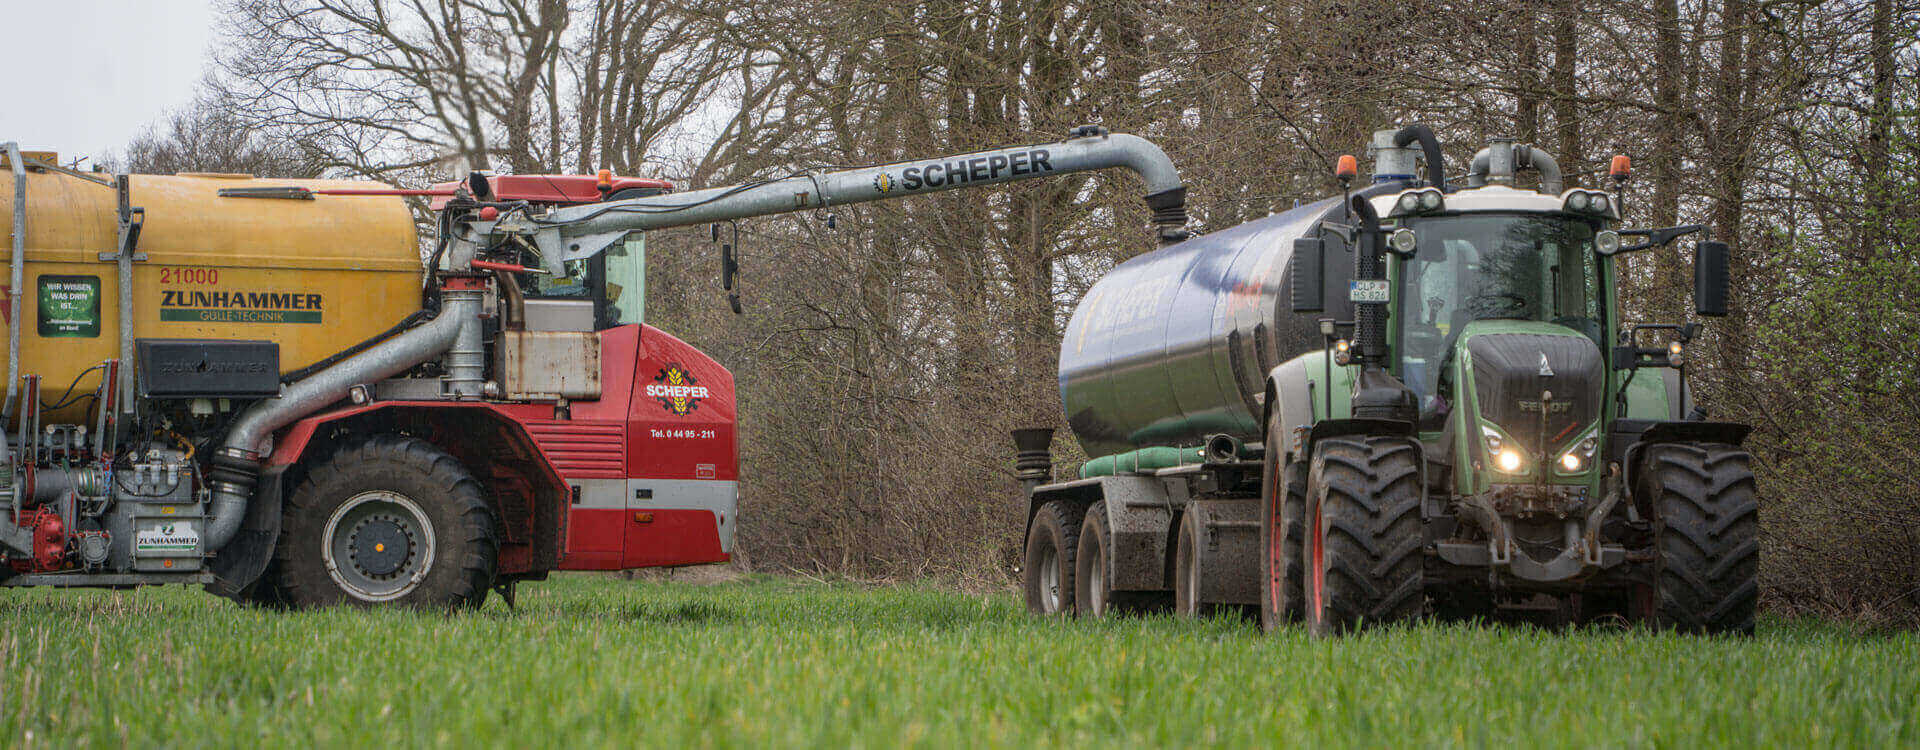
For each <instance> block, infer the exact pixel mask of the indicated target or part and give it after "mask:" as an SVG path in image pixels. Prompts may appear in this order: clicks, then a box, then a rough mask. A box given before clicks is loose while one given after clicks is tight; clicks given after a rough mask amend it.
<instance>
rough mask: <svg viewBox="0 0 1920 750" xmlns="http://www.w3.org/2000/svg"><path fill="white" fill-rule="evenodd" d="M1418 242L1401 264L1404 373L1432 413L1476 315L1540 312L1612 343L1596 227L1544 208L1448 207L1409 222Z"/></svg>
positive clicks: (1520, 316)
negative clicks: (1450, 210)
mask: <svg viewBox="0 0 1920 750" xmlns="http://www.w3.org/2000/svg"><path fill="white" fill-rule="evenodd" d="M1404 225H1405V226H1407V227H1409V228H1411V229H1413V231H1414V232H1415V237H1417V238H1418V240H1419V242H1418V243H1417V244H1416V248H1417V249H1416V251H1415V253H1414V257H1413V258H1412V259H1411V260H1408V261H1406V263H1405V264H1404V265H1403V266H1402V270H1401V289H1402V290H1404V292H1403V293H1402V294H1400V295H1399V300H1400V301H1399V310H1398V311H1396V313H1395V315H1396V317H1398V318H1399V320H1400V321H1401V322H1402V325H1401V327H1400V361H1401V366H1402V378H1403V379H1404V380H1405V382H1406V383H1407V385H1408V386H1409V387H1411V388H1413V390H1414V392H1415V393H1416V394H1418V395H1419V396H1420V403H1421V412H1422V416H1423V417H1427V416H1432V415H1433V414H1434V413H1435V412H1437V411H1438V410H1439V408H1440V404H1439V399H1438V397H1437V396H1436V395H1435V394H1439V393H1441V391H1440V388H1439V379H1440V374H1441V372H1440V371H1441V369H1442V365H1443V364H1444V360H1445V356H1446V352H1447V351H1448V350H1450V349H1451V348H1452V344H1453V341H1454V339H1455V338H1456V337H1457V336H1459V334H1460V329H1461V328H1462V327H1463V326H1465V325H1466V324H1467V323H1468V322H1471V321H1475V320H1493V319H1506V320H1539V321H1546V322H1550V323H1556V324H1559V325H1563V326H1566V327H1568V328H1572V329H1574V330H1576V331H1579V332H1580V333H1582V334H1584V335H1586V336H1587V337H1588V338H1591V339H1593V341H1594V344H1595V345H1596V346H1600V347H1601V348H1602V349H1605V346H1606V345H1605V342H1604V341H1602V334H1601V325H1600V321H1601V320H1602V319H1603V317H1602V316H1603V315H1604V312H1603V311H1602V309H1601V307H1600V272H1599V266H1598V256H1596V255H1595V254H1594V252H1593V232H1594V227H1593V226H1592V225H1591V224H1589V223H1587V222H1586V221H1585V220H1581V219H1572V218H1566V217H1557V216H1544V215H1539V214H1477V215H1469V216H1441V217H1435V218H1429V219H1415V220H1411V221H1406V222H1404Z"/></svg>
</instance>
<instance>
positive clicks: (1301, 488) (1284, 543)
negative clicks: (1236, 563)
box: [1260, 414, 1307, 633]
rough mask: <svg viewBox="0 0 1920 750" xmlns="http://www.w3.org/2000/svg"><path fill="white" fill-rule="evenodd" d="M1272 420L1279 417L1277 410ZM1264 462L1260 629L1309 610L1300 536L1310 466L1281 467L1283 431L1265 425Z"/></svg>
mask: <svg viewBox="0 0 1920 750" xmlns="http://www.w3.org/2000/svg"><path fill="white" fill-rule="evenodd" d="M1273 421H1274V422H1278V421H1279V416H1278V415H1277V414H1276V415H1275V416H1274V417H1273ZM1267 436H1268V437H1267V445H1270V446H1276V447H1275V448H1272V449H1269V450H1268V451H1267V457H1266V466H1265V467H1264V469H1263V470H1262V471H1261V479H1260V484H1261V487H1260V498H1261V502H1260V559H1261V565H1262V568H1261V570H1262V575H1261V576H1260V629H1261V630H1264V631H1266V632H1269V633H1271V632H1273V631H1275V630H1278V629H1279V628H1280V627H1281V626H1282V625H1286V624H1289V623H1296V622H1299V621H1300V619H1301V617H1302V615H1303V613H1304V612H1305V611H1306V605H1305V602H1306V592H1305V590H1304V589H1303V587H1304V585H1305V584H1304V583H1303V580H1304V577H1303V574H1302V572H1301V571H1302V567H1301V566H1302V563H1301V558H1302V553H1301V551H1300V549H1301V540H1302V539H1303V538H1304V537H1305V536H1306V532H1305V531H1304V530H1303V527H1305V526H1306V516H1307V497H1306V484H1307V470H1306V467H1305V466H1304V465H1302V464H1300V463H1299V462H1289V463H1287V464H1286V465H1285V467H1284V468H1283V467H1281V466H1280V463H1281V457H1280V451H1279V449H1278V447H1277V446H1279V445H1280V442H1278V441H1279V440H1281V437H1280V433H1278V432H1275V431H1274V425H1273V424H1271V423H1270V424H1269V425H1268V426H1267Z"/></svg>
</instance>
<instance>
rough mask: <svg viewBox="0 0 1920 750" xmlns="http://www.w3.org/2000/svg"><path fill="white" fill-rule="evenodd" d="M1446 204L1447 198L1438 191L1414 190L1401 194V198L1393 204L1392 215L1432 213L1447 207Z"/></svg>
mask: <svg viewBox="0 0 1920 750" xmlns="http://www.w3.org/2000/svg"><path fill="white" fill-rule="evenodd" d="M1446 204H1447V200H1446V198H1445V197H1443V196H1441V195H1440V191H1438V190H1433V189H1427V190H1413V191H1410V192H1406V193H1401V194H1400V198H1399V199H1397V200H1395V201H1394V202H1393V212H1392V214H1391V215H1392V216H1403V215H1406V214H1424V213H1432V212H1434V211H1438V210H1440V209H1441V208H1444V207H1446Z"/></svg>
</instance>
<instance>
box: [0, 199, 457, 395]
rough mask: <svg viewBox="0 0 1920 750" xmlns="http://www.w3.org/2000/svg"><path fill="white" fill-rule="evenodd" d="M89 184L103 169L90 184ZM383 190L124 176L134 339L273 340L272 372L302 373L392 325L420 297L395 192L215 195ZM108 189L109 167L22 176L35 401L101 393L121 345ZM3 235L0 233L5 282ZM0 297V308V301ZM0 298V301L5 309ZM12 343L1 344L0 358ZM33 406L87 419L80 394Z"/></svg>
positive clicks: (0, 278)
mask: <svg viewBox="0 0 1920 750" xmlns="http://www.w3.org/2000/svg"><path fill="white" fill-rule="evenodd" d="M94 178H98V179H97V180H96V179H94ZM292 185H299V186H305V187H309V188H321V187H356V188H370V187H385V186H383V185H378V184H376V183H371V182H350V181H335V180H281V179H256V178H253V177H249V176H247V175H207V174H179V175H165V176H161V175H132V176H131V177H130V178H129V189H128V193H129V196H130V198H131V200H130V201H129V203H130V204H131V205H133V206H136V207H140V208H143V209H145V223H144V226H143V228H142V230H141V232H140V237H139V244H138V246H137V247H136V248H135V250H136V252H138V253H142V254H144V255H145V258H144V259H141V260H138V261H137V262H135V263H134V264H133V314H132V318H133V335H134V337H135V338H169V339H197V338H206V339H245V340H264V341H272V342H275V343H277V344H278V345H279V359H280V368H281V370H282V371H283V372H288V371H292V370H296V369H299V368H302V367H305V366H306V365H308V364H311V363H313V362H315V361H317V360H320V359H322V358H324V357H326V356H328V355H330V354H333V353H334V352H337V351H339V350H340V349H341V348H343V347H346V346H348V345H351V344H353V343H355V342H358V341H361V340H363V339H366V338H368V337H370V336H373V335H374V334H377V333H379V332H381V331H384V330H386V329H387V328H388V327H390V326H392V325H393V324H394V323H395V322H398V321H399V320H400V319H401V318H403V317H405V316H406V315H408V314H409V313H412V312H413V311H414V310H417V309H419V304H420V280H421V268H422V264H421V261H420V247H419V244H418V241H417V239H416V236H415V232H414V224H413V217H412V215H411V213H410V212H409V211H408V210H407V207H406V204H405V203H404V202H403V201H402V200H401V199H399V198H395V197H389V196H331V195H322V196H316V197H314V199H313V200H292V199H275V198H231V197H221V196H220V194H219V193H220V191H221V190H222V189H224V188H246V187H256V188H257V187H269V186H272V187H283V186H292ZM13 192H14V178H13V175H12V174H11V173H10V171H8V170H0V236H5V235H6V234H7V233H10V232H12V231H13V221H14V217H13V211H12V210H11V209H12V205H13ZM117 196H118V194H117V192H116V190H115V188H114V187H113V184H112V178H111V176H109V175H85V176H80V175H74V174H66V173H61V172H54V171H35V170H32V169H30V170H29V171H28V173H27V210H26V216H27V220H26V268H25V271H26V272H25V275H24V277H23V281H24V284H23V285H22V288H21V289H0V292H4V293H5V294H8V295H11V294H19V295H21V305H20V315H21V318H22V319H21V320H17V321H16V320H10V319H8V320H4V321H3V322H0V336H5V334H6V330H5V327H6V326H13V325H18V326H20V360H21V362H20V372H21V374H22V375H27V374H37V375H39V376H40V377H41V393H42V400H43V401H45V402H46V403H48V404H54V403H56V402H59V401H61V400H63V393H65V392H66V391H67V387H68V384H69V383H72V384H73V388H74V391H73V393H75V394H81V393H88V392H91V391H93V390H94V389H95V388H97V387H98V384H99V371H93V372H87V371H86V370H87V368H89V367H92V366H94V365H97V364H99V363H100V362H101V361H102V360H105V359H108V358H112V357H118V358H122V359H128V360H130V359H132V358H133V353H132V352H124V353H123V352H120V351H119V348H120V320H119V314H120V313H119V294H120V291H119V274H118V269H117V266H116V265H115V264H114V263H113V262H111V261H103V260H101V259H100V255H101V254H102V253H112V252H113V251H114V250H115V244H116V242H117V234H118V230H117V223H116V218H115V217H116V213H117V207H118V198H117ZM11 253H12V245H11V243H9V242H5V241H0V286H5V285H6V284H7V276H6V271H5V270H4V269H5V267H6V266H5V264H6V263H8V262H11V257H10V256H11ZM4 299H5V298H4V297H0V302H4ZM6 309H7V306H6V305H4V304H0V311H3V310H6ZM5 358H6V351H5V348H4V347H3V346H0V368H4V367H5V366H6V365H5ZM0 377H3V376H0ZM64 400H66V401H68V402H69V403H71V404H72V405H70V406H68V407H66V408H64V409H61V410H56V411H51V412H47V413H45V414H44V415H43V417H44V419H45V421H47V422H49V423H56V422H75V421H83V420H85V419H86V413H87V411H88V410H89V409H91V404H90V400H89V399H85V398H74V397H67V398H65V399H64Z"/></svg>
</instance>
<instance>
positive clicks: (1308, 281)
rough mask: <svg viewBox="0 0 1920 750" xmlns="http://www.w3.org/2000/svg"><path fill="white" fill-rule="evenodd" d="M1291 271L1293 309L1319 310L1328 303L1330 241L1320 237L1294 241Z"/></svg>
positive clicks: (1289, 266) (1324, 307) (1299, 310)
mask: <svg viewBox="0 0 1920 750" xmlns="http://www.w3.org/2000/svg"><path fill="white" fill-rule="evenodd" d="M1287 275H1288V276H1289V277H1291V278H1292V280H1293V282H1292V285H1293V288H1292V290H1291V292H1292V294H1293V311H1294V312H1297V313H1317V312H1321V311H1323V310H1325V309H1326V307H1327V301H1326V296H1327V244H1326V242H1324V241H1322V240H1321V239H1320V238H1318V237H1301V238H1299V239H1296V240H1294V241H1293V257H1290V258H1288V259H1287Z"/></svg>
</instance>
